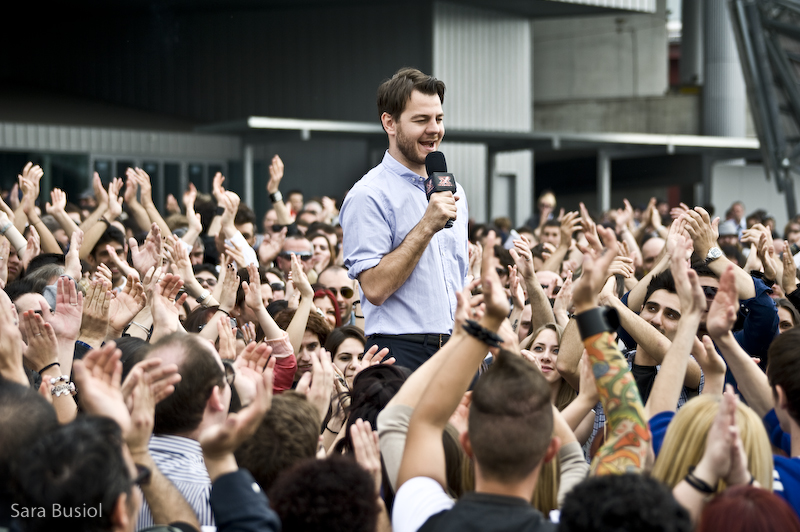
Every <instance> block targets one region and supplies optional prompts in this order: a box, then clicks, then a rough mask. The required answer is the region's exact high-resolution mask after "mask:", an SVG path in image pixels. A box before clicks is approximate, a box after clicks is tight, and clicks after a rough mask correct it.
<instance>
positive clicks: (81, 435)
mask: <svg viewBox="0 0 800 532" xmlns="http://www.w3.org/2000/svg"><path fill="white" fill-rule="evenodd" d="M122 443H123V442H122V431H121V430H120V428H119V425H117V424H116V422H114V421H113V420H111V419H109V418H105V417H94V416H81V417H79V418H78V419H76V420H75V421H73V422H72V423H69V424H67V425H61V426H60V427H57V428H55V429H53V430H50V431H47V432H46V433H45V434H43V435H42V437H41V438H39V439H38V440H37V441H36V442H35V443H34V444H33V445H32V446H30V447H29V448H28V449H27V450H26V451H25V452H24V453H23V454H22V456H21V457H20V460H19V462H18V463H17V466H16V468H15V469H16V471H15V477H16V484H17V487H18V494H19V498H20V504H21V505H22V506H24V507H27V508H30V507H34V506H35V507H39V508H46V510H47V511H45V512H44V513H45V515H46V517H36V516H37V515H38V513H36V512H34V517H31V518H29V519H26V520H25V529H26V530H27V531H29V532H38V531H40V530H41V531H51V530H59V529H63V528H64V517H63V516H62V517H58V516H55V515H54V512H53V511H52V508H53V507H54V505H56V504H59V505H61V506H62V507H63V508H64V509H65V510H66V509H74V508H81V509H83V508H86V509H87V510H88V509H90V508H94V509H99V508H100V505H101V504H102V508H103V512H102V515H99V514H94V513H91V514H90V513H89V512H86V514H84V513H83V512H74V513H73V517H71V518H70V519H69V527H68V528H69V529H70V530H89V531H100V530H110V529H111V528H112V523H111V515H112V513H113V510H114V505H115V504H116V501H117V498H118V497H119V496H120V494H122V493H125V494H128V495H129V496H130V494H131V487H132V486H131V477H130V472H129V471H128V466H127V465H126V463H125V460H124V458H123V456H122ZM84 515H86V516H85V517H83V516H84Z"/></svg>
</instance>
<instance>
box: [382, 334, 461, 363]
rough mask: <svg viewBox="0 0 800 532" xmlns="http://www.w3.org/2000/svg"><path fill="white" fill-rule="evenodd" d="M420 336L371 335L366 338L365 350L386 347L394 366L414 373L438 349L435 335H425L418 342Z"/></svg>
mask: <svg viewBox="0 0 800 532" xmlns="http://www.w3.org/2000/svg"><path fill="white" fill-rule="evenodd" d="M422 336H423V335H419V334H415V335H402V334H401V335H397V336H390V335H381V334H373V335H372V336H370V337H369V338H367V349H369V348H370V347H372V346H373V345H377V346H378V348H379V349H383V348H384V347H388V348H389V355H388V356H390V357H394V358H395V360H396V362H395V364H396V365H398V366H403V367H406V368H408V369H410V370H411V371H415V370H416V369H417V368H418V367H420V366H421V365H422V364H424V363H425V361H426V360H428V359H429V358H431V357H432V356H433V355H434V353H436V352H437V351H438V350H439V348H440V347H439V342H438V341H437V335H425V336H424V338H423V339H422V341H419V337H422ZM408 337H412V338H415V340H409V339H408ZM446 342H447V339H443V341H442V345H444V344H445V343H446Z"/></svg>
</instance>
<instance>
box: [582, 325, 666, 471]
mask: <svg viewBox="0 0 800 532" xmlns="http://www.w3.org/2000/svg"><path fill="white" fill-rule="evenodd" d="M583 343H584V346H585V347H586V352H587V353H588V354H589V360H590V361H591V364H592V371H593V372H594V377H595V380H596V382H597V389H598V391H599V393H600V401H601V402H602V403H603V410H604V411H605V413H606V420H607V423H608V429H609V430H608V439H607V440H606V442H605V444H604V445H603V446H602V447H601V448H600V450H599V451H598V452H597V454H596V455H595V457H594V460H593V461H592V474H593V475H616V474H621V473H631V472H640V471H641V470H642V469H643V467H644V460H645V457H646V456H647V450H648V448H649V446H650V439H651V436H650V429H649V428H648V427H647V416H645V413H644V405H643V404H642V398H641V397H640V396H639V389H638V388H637V387H636V381H634V379H633V374H632V373H631V372H630V370H629V369H628V362H627V361H626V360H625V357H624V356H622V353H620V352H619V349H618V348H617V346H616V343H615V342H614V339H613V338H612V336H611V333H609V332H602V333H600V334H595V335H593V336H591V337H589V338H586V339H584V341H583Z"/></svg>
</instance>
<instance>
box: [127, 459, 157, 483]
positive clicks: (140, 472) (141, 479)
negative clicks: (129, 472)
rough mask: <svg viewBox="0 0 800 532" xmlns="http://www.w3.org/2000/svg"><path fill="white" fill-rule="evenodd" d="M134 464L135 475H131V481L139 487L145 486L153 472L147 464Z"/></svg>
mask: <svg viewBox="0 0 800 532" xmlns="http://www.w3.org/2000/svg"><path fill="white" fill-rule="evenodd" d="M135 465H136V476H135V477H133V479H132V480H131V483H132V484H135V485H136V486H139V487H142V486H147V485H148V484H149V483H150V478H152V476H153V472H152V471H150V468H149V467H147V466H143V465H141V464H135Z"/></svg>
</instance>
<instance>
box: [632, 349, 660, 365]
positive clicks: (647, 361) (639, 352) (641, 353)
mask: <svg viewBox="0 0 800 532" xmlns="http://www.w3.org/2000/svg"><path fill="white" fill-rule="evenodd" d="M633 363H634V364H636V365H637V366H658V362H657V361H656V360H655V359H653V357H651V356H650V355H649V354H648V353H647V351H645V350H644V348H643V347H642V346H639V347H637V348H636V356H635V357H634V359H633Z"/></svg>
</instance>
